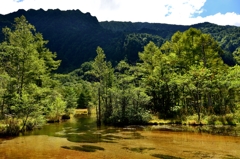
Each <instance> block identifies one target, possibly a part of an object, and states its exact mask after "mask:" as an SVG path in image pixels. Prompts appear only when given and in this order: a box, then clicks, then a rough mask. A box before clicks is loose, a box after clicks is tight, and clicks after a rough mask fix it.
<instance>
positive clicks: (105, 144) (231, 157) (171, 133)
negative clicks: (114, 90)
mask: <svg viewBox="0 0 240 159" xmlns="http://www.w3.org/2000/svg"><path fill="white" fill-rule="evenodd" d="M15 158H19V159H36V158H38V159H46V158H49V159H50V158H51V159H54V158H56V159H62V158H81V159H95V158H98V159H114V158H116V159H134V158H137V159H154V158H155V159H157V158H163V159H175V158H189V159H190V158H191V159H192V158H196V159H199V158H223V159H238V158H239V159H240V128H239V127H232V126H225V127H214V126H212V127H211V126H208V127H188V126H177V125H156V126H128V127H124V128H116V127H106V126H102V127H97V126H96V121H95V118H94V117H91V116H84V117H81V118H72V119H71V120H69V121H66V122H62V123H54V124H48V125H45V126H44V127H43V128H42V129H38V130H34V131H32V132H28V133H27V134H24V135H21V136H19V137H16V138H11V139H0V159H15Z"/></svg>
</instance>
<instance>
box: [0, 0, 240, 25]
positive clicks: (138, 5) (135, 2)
mask: <svg viewBox="0 0 240 159" xmlns="http://www.w3.org/2000/svg"><path fill="white" fill-rule="evenodd" d="M18 1H19V0H1V5H0V14H7V13H10V12H13V11H17V10H18V9H25V10H28V9H39V8H42V9H44V10H47V9H56V8H58V9H61V10H72V9H79V10H81V11H82V12H84V13H85V12H90V13H91V14H92V15H94V16H96V17H97V18H98V20H99V21H105V20H108V21H110V20H115V21H132V22H156V23H170V24H184V25H190V24H195V23H199V22H205V21H208V22H212V23H216V24H219V25H238V26H240V15H237V14H236V13H226V14H220V13H218V14H215V15H210V16H207V17H204V18H202V17H200V16H196V15H198V14H200V13H201V12H202V11H203V8H202V7H203V6H204V3H205V2H206V0H23V1H22V2H18Z"/></svg>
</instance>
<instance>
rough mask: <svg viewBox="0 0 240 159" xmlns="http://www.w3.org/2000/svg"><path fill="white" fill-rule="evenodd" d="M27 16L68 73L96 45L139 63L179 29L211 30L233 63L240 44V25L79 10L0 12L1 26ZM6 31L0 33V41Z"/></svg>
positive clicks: (92, 53) (93, 52) (91, 53)
mask: <svg viewBox="0 0 240 159" xmlns="http://www.w3.org/2000/svg"><path fill="white" fill-rule="evenodd" d="M21 15H24V16H25V17H26V18H27V20H28V21H29V22H30V23H31V24H33V25H34V26H35V27H36V29H37V31H38V32H41V33H42V34H43V37H44V39H46V40H49V43H48V45H47V47H48V48H50V50H51V51H53V52H57V55H58V59H61V60H62V63H61V66H60V68H59V70H58V71H59V72H69V71H72V70H74V69H76V68H79V67H80V65H81V64H82V63H83V62H86V61H89V60H92V59H93V58H94V57H95V56H96V48H97V46H100V47H102V48H103V50H104V51H105V54H106V56H107V60H110V61H112V63H113V64H116V62H118V61H119V60H121V59H124V58H127V59H128V60H129V62H132V63H134V62H136V60H137V59H138V52H140V51H142V50H143V47H144V46H145V45H146V44H147V43H148V42H149V41H153V42H155V43H156V44H157V45H158V46H161V45H162V43H163V42H164V41H166V40H168V39H170V37H171V36H172V35H173V34H174V33H175V32H176V31H178V30H179V31H185V30H187V29H188V28H190V27H195V28H198V29H201V30H202V31H203V32H206V33H210V34H211V35H212V36H213V37H214V38H215V39H216V40H217V41H218V42H219V44H220V45H221V46H222V48H223V49H224V50H225V53H226V54H225V55H224V56H223V58H224V60H225V62H226V63H228V64H233V60H232V56H231V54H232V52H233V51H234V50H235V49H236V48H237V47H238V46H240V39H239V38H240V36H239V34H240V28H239V27H233V26H218V25H215V24H211V23H201V24H196V25H192V26H182V25H168V24H158V23H132V22H114V21H112V22H98V20H97V18H96V17H93V16H91V15H90V14H89V13H82V12H81V11H79V10H69V11H60V10H48V11H44V10H42V9H40V10H28V11H25V10H19V11H17V12H14V13H10V14H7V15H0V28H3V27H5V26H8V27H11V24H12V23H13V20H14V18H15V17H19V16H21ZM2 40H3V34H2V33H0V41H2Z"/></svg>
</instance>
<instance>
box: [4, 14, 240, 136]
mask: <svg viewBox="0 0 240 159" xmlns="http://www.w3.org/2000/svg"><path fill="white" fill-rule="evenodd" d="M40 11H41V10H40ZM21 12H24V13H28V12H25V11H21ZM30 12H34V13H37V12H39V11H30ZM41 12H44V11H41ZM51 12H53V13H54V12H56V11H55V10H53V11H51ZM58 12H59V11H58ZM72 12H75V11H72ZM65 13H67V12H63V14H65ZM15 14H16V13H15ZM85 16H86V15H85ZM87 16H89V14H87ZM1 19H3V18H2V17H1ZM5 22H6V21H5ZM95 22H97V21H96V19H95ZM106 23H111V22H104V23H102V25H108V24H106ZM6 24H7V22H6ZM112 24H113V25H111V26H110V25H109V28H108V29H111V27H113V28H115V29H112V31H111V32H112V35H118V34H119V32H120V34H122V31H121V29H120V28H118V27H116V26H114V24H115V23H112ZM121 24H124V23H121ZM125 24H126V25H128V24H127V23H125ZM125 24H124V25H125ZM137 24H138V23H137ZM49 25H50V24H49ZM69 25H71V24H69ZM96 25H99V23H96ZM131 25H134V26H135V24H131ZM138 25H139V24H138ZM202 25H203V26H204V25H210V26H209V27H208V28H204V27H202ZM136 26H137V25H136ZM136 26H135V27H136ZM196 26H198V27H200V28H202V29H197V28H194V27H190V28H188V29H187V30H184V31H181V30H179V31H176V32H175V33H173V34H172V36H171V37H168V38H166V39H164V38H163V37H160V36H159V35H153V34H150V33H143V32H142V33H141V31H140V30H141V29H139V33H131V30H132V29H134V27H130V28H129V27H127V26H126V27H125V28H124V27H121V28H122V29H124V32H128V33H124V37H123V38H124V40H123V42H124V45H125V51H124V52H123V53H122V54H123V55H121V56H120V55H118V54H111V55H110V54H106V53H105V49H104V48H103V47H101V45H99V46H96V47H95V48H94V50H95V54H94V57H93V58H92V59H91V58H90V56H89V57H87V58H89V60H86V58H84V57H83V59H84V60H86V61H79V65H80V66H79V67H78V68H77V69H74V70H73V71H71V72H69V73H60V72H57V71H56V70H58V68H59V67H60V66H61V65H62V62H63V60H64V59H61V60H62V61H61V60H59V59H60V58H58V52H57V53H53V52H52V51H51V49H49V48H50V46H51V45H49V48H48V41H47V40H44V38H43V37H45V34H42V33H39V32H38V28H35V26H34V25H33V24H31V23H30V22H29V21H28V20H27V18H26V17H25V16H20V17H17V18H15V20H14V23H12V25H11V26H10V27H9V26H5V27H3V29H2V36H3V41H2V42H1V43H0V61H1V63H0V79H1V83H0V134H8V135H16V134H18V133H19V132H23V131H26V130H31V129H33V128H35V127H38V126H40V125H42V124H43V123H44V122H46V121H59V120H60V119H61V118H62V117H63V116H68V115H69V114H72V113H73V110H74V109H75V108H88V109H89V110H95V111H96V115H97V121H98V124H99V125H100V124H107V125H117V126H121V125H130V124H148V123H149V121H150V120H151V119H152V118H153V117H154V116H155V117H156V116H157V117H158V118H161V119H171V120H172V122H173V123H181V124H213V125H218V124H237V123H239V122H240V106H239V100H240V97H239V88H240V87H239V86H240V82H239V81H240V67H239V65H238V64H239V63H240V57H239V56H240V49H238V46H240V45H236V49H233V50H230V49H229V51H233V52H232V53H230V54H231V56H232V61H234V63H236V64H234V65H233V64H232V65H229V64H227V63H226V61H224V60H223V58H224V57H226V55H228V54H227V53H226V50H224V49H223V48H222V46H223V45H222V44H223V43H224V44H226V42H223V43H219V41H218V40H220V41H224V40H223V39H224V38H223V39H220V38H219V39H218V40H216V37H221V36H220V35H221V34H220V35H219V36H218V35H217V34H214V32H215V30H211V29H210V28H211V26H214V25H212V24H209V23H205V24H198V25H196ZM152 27H154V25H153V26H152ZM155 27H157V26H155ZM174 27H177V26H173V28H174ZM182 27H183V26H182ZM89 28H91V27H89ZM105 28H107V26H105ZM217 28H220V29H219V30H218V33H226V36H227V35H229V34H230V33H231V32H230V31H229V30H231V29H232V30H234V29H235V30H236V32H235V33H236V34H237V31H238V29H239V28H237V27H230V26H229V27H228V26H226V29H225V30H224V29H222V30H221V27H220V26H216V28H215V29H217ZM170 30H171V28H170ZM209 30H211V31H212V34H214V35H212V34H210V33H205V32H207V31H209ZM94 31H96V30H94ZM104 31H106V30H104ZM55 34H56V33H54V34H52V35H54V36H58V37H61V35H64V33H63V34H61V33H59V34H56V35H55ZM232 34H233V33H232ZM122 35H123V34H122ZM230 35H231V34H230ZM62 38H63V39H62V40H63V41H64V38H66V37H65V36H63V37H62ZM79 38H82V37H79ZM92 38H93V37H92ZM105 38H106V37H105ZM233 38H234V39H233V40H232V41H231V42H232V43H233V44H231V46H233V45H234V46H235V43H234V42H235V41H236V38H237V37H235V36H234V35H233ZM58 39H60V38H58ZM94 39H96V37H94ZM66 40H71V38H70V37H69V38H68V39H67V38H66ZM100 40H101V38H100ZM86 41H87V40H86ZM110 41H111V42H109V44H108V45H112V44H113V43H114V42H116V43H117V42H121V41H118V40H116V41H112V40H110ZM69 42H70V41H69ZM88 42H89V41H88ZM49 43H50V42H49ZM228 43H230V42H229V41H228ZM65 44H66V43H63V44H62V45H63V46H64V45H65ZM100 44H101V43H100ZM62 45H60V46H62ZM86 45H87V44H86ZM96 45H98V44H97V43H96ZM105 45H106V46H107V44H105ZM143 45H144V46H143ZM229 45H230V44H229ZM60 46H59V47H60ZM75 46H77V44H76V45H75V43H74V42H72V45H70V44H69V45H68V48H74V47H75ZM83 46H84V45H83V44H81V45H80V46H78V47H83ZM91 46H93V45H91ZM115 46H116V45H114V46H110V47H115ZM142 46H143V49H142V51H139V52H137V58H136V57H135V55H134V54H132V52H133V51H134V52H135V51H137V50H138V49H140V48H141V47H142ZM136 48H138V49H136ZM65 49H66V48H65ZM115 49H120V50H121V49H122V48H115ZM135 49H136V50H135ZM225 49H226V48H225ZM106 50H108V49H106ZM66 51H67V50H66ZM67 53H68V52H66V54H67ZM73 54H74V53H72V55H73ZM230 54H229V55H230ZM81 55H82V54H81ZM108 55H109V56H110V57H111V58H108ZM66 56H67V57H69V59H70V58H76V57H74V56H73V57H72V56H71V55H70V54H67V55H66ZM79 56H80V55H79ZM86 56H87V55H86ZM115 56H118V57H117V58H118V59H115V60H116V61H113V60H112V58H113V57H115ZM80 57H81V56H80ZM108 59H111V60H108ZM65 60H66V59H65ZM76 60H77V58H76ZM64 67H65V66H64ZM68 69H69V68H68Z"/></svg>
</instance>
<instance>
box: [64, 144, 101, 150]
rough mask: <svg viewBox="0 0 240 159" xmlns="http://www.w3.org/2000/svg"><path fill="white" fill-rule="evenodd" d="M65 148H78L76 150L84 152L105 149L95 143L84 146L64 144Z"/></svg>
mask: <svg viewBox="0 0 240 159" xmlns="http://www.w3.org/2000/svg"><path fill="white" fill-rule="evenodd" d="M62 148H64V149H68V150H76V151H84V152H95V151H97V150H101V151H103V150H104V148H102V147H99V146H93V145H82V146H62Z"/></svg>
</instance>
